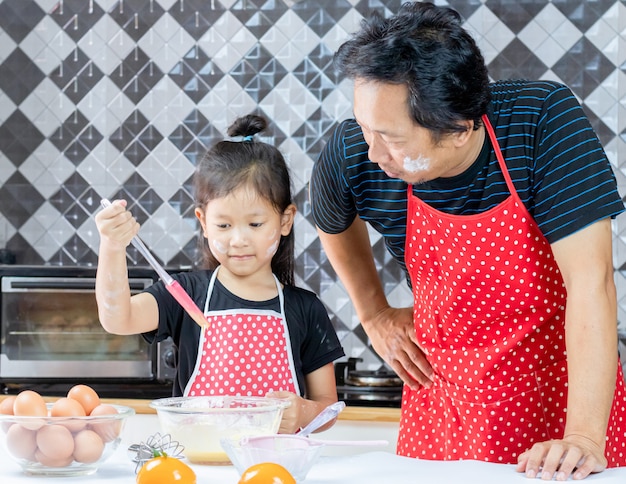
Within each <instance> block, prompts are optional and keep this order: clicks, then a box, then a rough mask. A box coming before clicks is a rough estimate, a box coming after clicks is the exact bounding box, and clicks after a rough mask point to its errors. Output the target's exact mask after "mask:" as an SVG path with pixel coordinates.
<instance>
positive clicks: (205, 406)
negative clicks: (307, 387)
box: [150, 396, 289, 465]
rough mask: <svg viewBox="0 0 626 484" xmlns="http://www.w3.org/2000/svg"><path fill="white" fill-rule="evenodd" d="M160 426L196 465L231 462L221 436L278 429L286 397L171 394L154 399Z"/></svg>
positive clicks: (271, 432) (262, 432) (238, 435)
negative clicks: (172, 395) (178, 443)
mask: <svg viewBox="0 0 626 484" xmlns="http://www.w3.org/2000/svg"><path fill="white" fill-rule="evenodd" d="M150 406H151V407H152V408H154V409H156V412H157V415H158V418H159V422H160V424H161V429H162V430H163V432H165V433H167V434H170V435H171V436H172V440H176V441H178V442H180V444H182V445H183V447H184V450H183V455H184V456H185V457H186V458H187V459H188V460H189V461H190V462H192V463H194V464H210V465H228V464H230V459H229V458H228V456H227V455H226V453H225V452H224V449H222V446H221V444H220V439H222V438H242V437H244V436H254V435H272V434H276V432H278V427H279V426H280V420H281V418H282V416H283V410H284V409H285V408H286V407H288V406H289V402H288V401H287V400H283V399H278V398H265V397H234V396H215V397H172V398H162V399H159V400H155V401H153V402H152V403H151V404H150Z"/></svg>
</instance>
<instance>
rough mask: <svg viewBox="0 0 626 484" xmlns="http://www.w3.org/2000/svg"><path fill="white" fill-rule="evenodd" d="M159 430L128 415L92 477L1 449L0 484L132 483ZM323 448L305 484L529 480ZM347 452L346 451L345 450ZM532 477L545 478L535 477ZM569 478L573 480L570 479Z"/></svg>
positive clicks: (623, 476)
mask: <svg viewBox="0 0 626 484" xmlns="http://www.w3.org/2000/svg"><path fill="white" fill-rule="evenodd" d="M157 431H159V426H158V422H157V419H156V416H144V415H136V416H134V417H131V418H130V419H129V425H127V426H126V427H125V429H124V432H123V433H122V442H121V443H120V446H119V447H118V449H117V450H116V452H115V453H114V455H112V456H111V458H110V459H109V460H107V461H106V462H105V463H103V464H102V466H101V468H100V469H99V470H98V471H97V472H96V473H95V474H92V475H90V476H80V477H75V478H67V477H38V476H29V475H26V474H24V473H23V472H22V470H21V468H20V467H19V466H18V465H17V464H16V463H15V462H14V461H13V460H11V458H10V457H9V456H8V455H6V454H2V453H0V483H1V484H9V483H10V484H13V483H15V484H44V483H46V484H51V483H52V484H61V483H63V484H64V483H66V482H68V483H79V482H80V483H85V484H111V483H128V484H133V483H135V464H134V463H133V462H132V461H131V460H130V458H129V457H128V453H127V448H128V446H129V445H130V444H131V443H138V442H140V441H142V440H145V438H146V437H147V436H149V435H152V434H153V433H155V432H157ZM396 435H397V425H386V424H385V425H382V424H379V423H376V422H371V423H369V422H355V423H353V424H349V425H347V426H346V425H343V424H342V423H341V422H338V424H336V425H335V427H333V428H332V429H330V430H328V431H326V432H324V433H323V434H319V437H320V438H322V437H323V438H325V439H328V440H341V439H362V440H364V439H368V438H373V439H380V438H385V439H386V438H388V437H389V440H393V439H395V436H396ZM392 447H393V445H390V447H389V448H383V449H382V450H381V449H380V448H372V447H369V448H368V447H358V448H345V447H332V449H331V447H327V449H329V450H332V451H333V452H332V454H330V455H322V457H321V458H320V460H319V461H318V462H317V463H316V464H315V465H314V466H313V468H312V469H311V471H310V472H309V474H308V476H307V479H306V481H305V484H352V483H354V484H388V483H389V484H404V483H406V484H431V483H432V484H509V483H513V484H515V483H520V484H521V483H528V482H530V481H529V480H528V479H526V478H525V476H524V475H523V474H519V473H517V472H515V466H513V465H502V464H488V463H485V462H477V461H458V462H434V461H425V460H417V459H410V458H406V457H399V456H397V455H395V454H394V453H393V451H392V450H390V448H392ZM347 451H350V453H346V452H347ZM191 467H192V468H193V469H194V471H195V472H196V475H197V477H198V484H237V483H238V481H239V475H238V473H237V471H236V470H235V469H234V467H232V466H219V467H217V466H200V465H192V466H191ZM533 482H544V481H540V480H538V479H537V480H534V481H533ZM570 482H571V481H570ZM583 482H593V483H594V484H595V483H601V484H618V483H619V484H626V468H622V469H608V470H606V471H604V472H602V473H600V474H596V475H593V476H590V477H589V478H587V479H586V480H585V481H583Z"/></svg>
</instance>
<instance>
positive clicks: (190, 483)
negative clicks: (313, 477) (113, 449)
mask: <svg viewBox="0 0 626 484" xmlns="http://www.w3.org/2000/svg"><path fill="white" fill-rule="evenodd" d="M294 483H295V481H294ZM137 484H196V473H195V472H194V471H193V469H192V468H191V467H189V466H188V465H187V464H185V463H184V462H183V461H181V460H180V459H177V458H176V457H168V456H167V455H164V454H161V455H158V456H157V457H154V458H152V459H150V460H149V461H148V462H146V463H145V464H144V465H143V466H142V467H141V469H139V472H138V473H137Z"/></svg>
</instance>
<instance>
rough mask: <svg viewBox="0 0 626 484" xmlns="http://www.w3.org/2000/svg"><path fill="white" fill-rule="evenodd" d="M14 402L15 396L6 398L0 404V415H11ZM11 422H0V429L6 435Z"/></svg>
mask: <svg viewBox="0 0 626 484" xmlns="http://www.w3.org/2000/svg"><path fill="white" fill-rule="evenodd" d="M14 401H15V395H11V396H9V397H6V398H5V399H4V400H2V402H0V414H3V415H13V402H14ZM11 425H12V424H11V422H2V424H1V425H0V428H1V429H2V431H3V432H4V433H5V434H6V433H7V431H8V430H9V428H10V427H11Z"/></svg>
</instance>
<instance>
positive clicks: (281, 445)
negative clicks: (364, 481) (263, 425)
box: [222, 434, 325, 482]
mask: <svg viewBox="0 0 626 484" xmlns="http://www.w3.org/2000/svg"><path fill="white" fill-rule="evenodd" d="M324 446H325V445H324V443H323V442H319V441H317V442H316V441H315V440H309V439H308V438H307V437H300V436H298V435H290V434H278V435H268V436H261V437H243V438H240V439H232V438H230V439H229V438H225V439H222V447H223V448H224V450H225V451H226V454H227V455H228V457H229V458H230V460H231V461H232V463H233V465H234V466H235V469H237V472H239V475H242V474H243V473H244V472H245V470H246V469H248V468H249V467H250V466H252V465H254V464H260V463H261V462H273V463H275V464H280V465H282V466H283V467H284V468H285V469H287V470H288V471H289V472H290V473H291V475H292V476H293V477H294V479H295V480H296V481H297V482H301V481H304V479H305V478H306V475H307V474H308V472H309V470H311V467H313V464H315V463H316V462H317V459H318V458H319V456H320V454H321V452H322V449H323V448H324Z"/></svg>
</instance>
